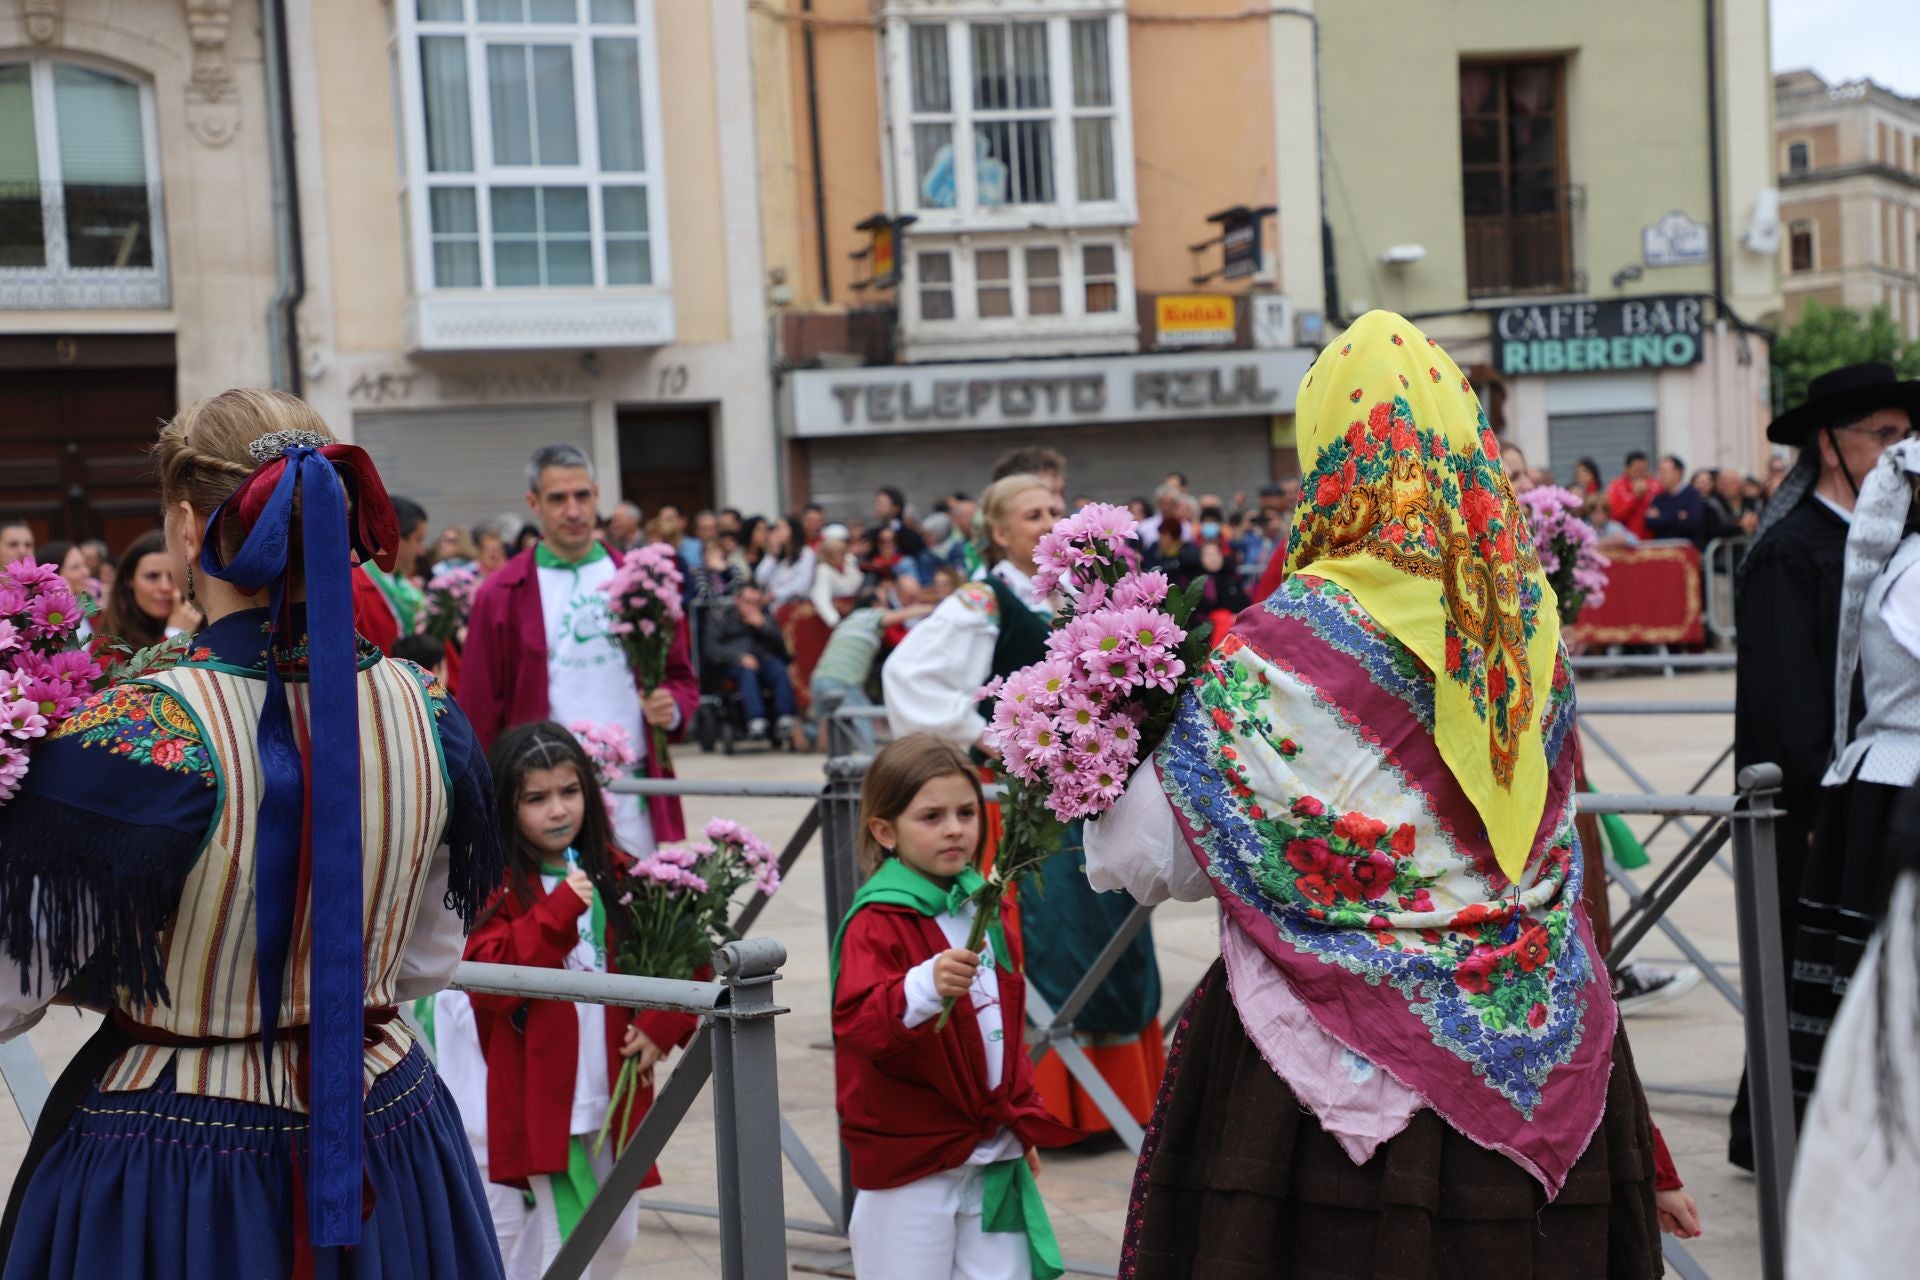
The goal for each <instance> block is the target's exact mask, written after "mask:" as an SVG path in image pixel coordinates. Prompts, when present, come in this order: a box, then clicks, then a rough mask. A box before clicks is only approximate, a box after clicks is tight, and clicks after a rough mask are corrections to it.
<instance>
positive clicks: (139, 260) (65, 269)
mask: <svg viewBox="0 0 1920 1280" xmlns="http://www.w3.org/2000/svg"><path fill="white" fill-rule="evenodd" d="M159 205H160V193H159V192H158V191H157V190H156V189H153V188H149V187H144V186H132V185H118V184H116V185H106V184H84V183H66V184H59V183H41V182H9V183H0V309H33V308H66V307H75V308H84V307H101V308H106V307H164V306H166V305H167V283H166V270H165V267H166V262H165V258H166V254H165V245H164V242H163V240H162V238H161V236H160V234H159V231H158V228H157V226H156V223H155V210H157V209H158V208H159Z"/></svg>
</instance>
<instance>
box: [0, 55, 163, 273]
mask: <svg viewBox="0 0 1920 1280" xmlns="http://www.w3.org/2000/svg"><path fill="white" fill-rule="evenodd" d="M22 63H25V64H26V65H27V67H28V68H29V71H28V84H29V86H30V92H31V93H32V95H33V128H34V149H35V152H36V161H37V164H38V167H39V177H40V193H41V204H40V216H41V219H42V227H43V228H44V230H43V232H42V234H43V235H44V237H45V244H46V259H47V260H46V262H45V264H44V265H42V266H38V267H0V309H7V310H30V309H35V310H37V309H47V310H53V309H73V310H80V309H93V308H107V309H116V310H117V309H128V310H132V309H149V308H151V309H156V310H158V309H165V308H166V307H167V306H168V305H169V304H170V298H169V293H168V288H167V226H166V206H165V203H164V202H163V201H162V200H161V192H162V189H163V184H162V181H161V177H160V133H159V128H158V124H157V121H156V119H155V115H154V103H153V82H152V81H151V80H149V79H147V78H146V77H145V76H143V75H140V74H138V73H137V72H134V71H131V70H129V69H127V68H125V67H121V66H118V65H115V64H114V63H111V62H107V61H105V60H103V59H99V58H89V57H87V56H86V55H84V54H69V53H65V52H62V53H61V54H60V55H59V56H58V57H45V56H35V55H31V54H28V53H26V52H25V51H21V52H17V53H7V54H0V66H18V65H20V64H22ZM59 66H71V67H79V68H81V69H83V70H86V71H93V72H98V73H99V74H101V75H106V76H111V77H113V78H114V79H116V80H119V81H121V82H122V83H125V84H130V85H132V86H133V87H134V88H136V89H137V90H139V94H140V138H141V145H142V146H143V147H144V148H145V149H146V156H145V159H146V169H147V210H148V216H149V219H150V227H149V230H148V239H149V241H150V242H151V245H152V248H153V265H152V266H150V267H75V266H71V265H69V264H68V257H67V227H66V222H65V220H64V219H63V218H58V217H55V216H54V205H53V200H54V196H53V194H52V193H55V192H60V191H61V190H62V185H63V184H62V171H61V164H60V122H59V118H58V115H57V114H56V113H57V107H56V105H55V101H54V89H53V72H54V68H55V67H59ZM56 259H57V262H56Z"/></svg>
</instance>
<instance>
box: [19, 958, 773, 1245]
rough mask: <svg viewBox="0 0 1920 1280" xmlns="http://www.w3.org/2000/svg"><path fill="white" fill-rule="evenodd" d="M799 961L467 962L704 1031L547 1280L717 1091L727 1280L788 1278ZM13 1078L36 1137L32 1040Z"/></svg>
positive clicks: (471, 986) (492, 983) (512, 983)
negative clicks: (792, 974)
mask: <svg viewBox="0 0 1920 1280" xmlns="http://www.w3.org/2000/svg"><path fill="white" fill-rule="evenodd" d="M786 960H787V951H786V948H785V947H783V946H781V945H780V944H779V943H778V942H775V941H773V940H772V939H770V938H745V939H742V940H740V941H738V942H730V943H728V944H727V945H726V946H724V947H722V948H721V949H720V951H719V952H718V953H717V954H716V955H715V956H714V965H713V967H714V978H713V980H712V981H708V982H689V981H682V980H679V979H674V978H645V977H634V976H631V975H627V974H615V973H585V972H581V971H578V970H572V969H541V968H531V967H528V966H524V965H504V964H476V963H473V962H471V961H468V962H465V963H462V964H461V965H460V966H459V967H458V968H457V969H455V970H454V974H453V981H452V983H451V984H449V985H450V986H451V987H452V988H453V989H455V990H458V991H466V992H471V993H478V994H483V995H501V996H523V997H525V998H526V999H529V1000H567V1001H572V1002H574V1003H576V1004H607V1005H619V1006H621V1007H623V1008H629V1009H664V1010H668V1011H671V1012H677V1013H691V1014H694V1015H696V1016H697V1017H698V1018H699V1019H700V1025H699V1029H698V1030H697V1031H696V1032H695V1033H694V1036H693V1039H692V1040H691V1041H690V1042H689V1043H688V1045H687V1047H686V1049H685V1051H684V1052H683V1053H682V1054H681V1057H680V1061H679V1063H677V1064H676V1065H675V1067H674V1069H673V1073H672V1074H671V1075H669V1076H668V1077H667V1082H666V1084H665V1086H664V1087H663V1088H662V1089H661V1090H660V1093H659V1095H658V1096H656V1097H655V1098H654V1100H653V1105H652V1106H651V1107H649V1108H648V1109H647V1114H646V1116H645V1117H644V1118H643V1119H642V1120H641V1121H640V1126H639V1128H638V1129H636V1130H635V1131H634V1134H633V1137H632V1138H631V1139H630V1140H629V1141H628V1142H627V1145H626V1147H625V1149H624V1150H623V1151H621V1153H620V1156H619V1158H618V1159H617V1160H615V1161H614V1164H613V1168H612V1170H611V1171H610V1172H609V1173H608V1174H607V1177H606V1179H605V1180H604V1181H603V1182H602V1183H601V1184H600V1189H599V1190H598V1191H597V1192H595V1194H594V1197H593V1200H592V1202H591V1203H590V1204H588V1206H587V1208H586V1211H585V1212H584V1213H583V1214H582V1215H581V1217H580V1220H579V1222H578V1223H577V1224H575V1226H574V1229H573V1231H572V1232H571V1233H570V1234H569V1235H568V1236H567V1239H566V1241H565V1243H563V1244H562V1245H561V1246H560V1252H559V1254H558V1255H557V1256H556V1257H555V1258H554V1260H553V1263H552V1265H551V1266H549V1267H548V1268H547V1270H546V1274H545V1275H544V1276H543V1277H542V1280H577V1278H578V1277H580V1276H582V1275H584V1274H586V1269H587V1266H588V1264H589V1263H591V1262H592V1261H593V1255H594V1254H595V1252H597V1251H598V1250H599V1248H600V1246H601V1244H602V1243H604V1242H605V1240H606V1238H607V1234H608V1232H610V1231H611V1230H612V1229H613V1226H614V1223H615V1221H616V1220H617V1219H618V1218H619V1216H620V1214H621V1212H622V1210H624V1209H625V1207H626V1205H627V1202H628V1201H629V1200H631V1199H632V1198H633V1196H634V1193H635V1192H637V1191H638V1190H639V1189H640V1180H641V1179H642V1178H644V1177H645V1176H646V1173H647V1170H648V1169H650V1168H652V1167H653V1163H654V1161H655V1160H657V1159H659V1157H660V1152H661V1151H662V1149H664V1148H665V1146H666V1144H667V1139H668V1138H669V1137H670V1136H672V1134H673V1131H674V1130H675V1129H676V1128H678V1127H679V1125H680V1122H681V1121H682V1120H684V1119H686V1116H687V1112H688V1111H689V1110H690V1109H691V1108H692V1106H693V1103H694V1100H695V1099H696V1098H698V1097H699V1096H700V1090H701V1089H702V1088H704V1087H705V1086H706V1084H707V1081H708V1080H709V1079H711V1080H712V1081H713V1121H714V1146H715V1156H716V1173H715V1183H716V1187H717V1191H718V1194H719V1201H720V1206H719V1209H718V1210H717V1213H716V1216H717V1217H718V1218H719V1220H720V1273H721V1275H723V1276H725V1277H726V1278H727V1280H785V1277H786V1275H787V1236H786V1213H785V1208H784V1203H785V1191H784V1188H783V1187H782V1185H781V1177H780V1142H779V1135H780V1133H781V1121H780V1081H779V1071H778V1066H777V1058H776V1055H775V1052H774V1027H773V1020H774V1018H775V1017H777V1016H778V1015H780V1014H783V1013H786V1012H787V1010H786V1009H784V1008H781V1007H780V1006H778V1005H776V1004H775V1003H774V1000H773V984H774V982H776V981H777V980H778V979H779V977H780V966H781V965H783V964H785V963H786ZM0 1077H4V1079H5V1081H6V1085H7V1088H8V1090H9V1091H10V1092H11V1093H12V1095H13V1100H14V1104H15V1105H16V1106H17V1107H18V1108H19V1110H20V1118H21V1120H23V1121H25V1122H26V1126H27V1128H28V1129H29V1130H31V1129H33V1128H34V1127H35V1126H36V1125H37V1124H38V1123H39V1121H40V1111H41V1108H42V1106H43V1105H44V1103H45V1101H46V1097H47V1080H46V1073H45V1071H44V1070H43V1069H42V1068H41V1066H40V1060H39V1058H38V1056H37V1055H36V1054H35V1053H34V1051H33V1046H32V1045H31V1044H30V1043H29V1042H28V1041H27V1039H26V1037H25V1036H20V1037H17V1038H15V1039H13V1040H11V1041H8V1042H7V1043H6V1044H5V1045H0Z"/></svg>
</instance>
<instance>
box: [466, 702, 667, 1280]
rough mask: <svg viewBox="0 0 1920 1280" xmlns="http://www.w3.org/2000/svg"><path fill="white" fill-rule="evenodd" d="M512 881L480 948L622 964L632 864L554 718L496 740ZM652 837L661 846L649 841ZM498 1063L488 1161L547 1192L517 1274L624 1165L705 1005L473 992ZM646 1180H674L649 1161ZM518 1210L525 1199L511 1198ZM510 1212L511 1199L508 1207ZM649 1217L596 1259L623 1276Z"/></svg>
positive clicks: (501, 1173) (515, 955) (579, 963)
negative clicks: (617, 899) (612, 896)
mask: <svg viewBox="0 0 1920 1280" xmlns="http://www.w3.org/2000/svg"><path fill="white" fill-rule="evenodd" d="M487 755H488V760H489V761H490V763H491V764H492V767H493V774H494V779H495V796H496V799H497V803H498V807H499V819H498V821H499V831H500V842H501V845H502V846H503V847H504V848H505V849H506V851H507V855H506V865H507V882H506V885H505V887H504V888H502V889H501V890H500V892H499V893H498V894H496V895H495V896H494V899H493V901H492V902H490V903H488V904H487V907H486V910H485V911H483V912H482V913H481V917H480V919H479V920H478V921H477V922H476V923H475V925H474V929H473V937H472V938H470V939H469V940H468V942H467V958H468V959H469V960H480V961H486V962H489V963H492V964H517V965H532V966H536V967H539V968H546V969H581V970H586V971H590V972H594V973H607V972H609V971H610V965H609V963H608V959H609V957H611V956H614V955H616V954H617V953H618V952H619V950H620V944H621V941H622V937H621V931H622V930H623V929H624V928H625V927H626V924H625V921H626V919H627V915H626V913H625V912H623V911H621V910H619V909H617V908H615V909H614V910H611V911H610V910H609V909H608V905H609V904H608V901H607V897H606V895H605V893H604V892H603V886H604V887H608V888H610V887H611V886H612V884H613V879H614V875H615V872H616V870H617V869H618V868H619V867H621V866H623V865H625V864H627V863H629V862H630V861H631V859H629V858H628V857H627V856H626V854H624V853H622V852H621V851H619V850H617V849H616V848H615V847H614V845H613V826H612V822H611V820H610V819H609V817H608V813H607V806H606V802H605V801H604V800H603V799H602V792H601V790H600V782H599V778H598V775H597V774H596V772H595V770H594V768H593V763H592V761H590V760H589V759H588V758H587V753H586V752H585V751H584V750H582V749H581V746H580V743H579V742H578V740H576V739H575V738H574V736H573V735H572V734H571V733H568V732H567V731H566V730H565V729H563V728H561V727H560V726H559V725H558V724H556V723H554V722H553V721H551V720H548V721H541V722H538V723H535V724H526V725H517V726H515V727H514V728H511V729H508V730H507V731H506V732H504V733H502V734H501V735H500V736H499V737H498V738H496V739H494V743H493V747H492V748H491V750H489V751H488V753H487ZM649 852H651V850H649ZM472 1000H473V1007H474V1013H475V1015H476V1017H477V1020H478V1022H479V1031H480V1045H481V1050H482V1052H483V1053H484V1055H485V1057H486V1076H487V1162H488V1169H487V1176H488V1177H490V1178H491V1179H492V1180H493V1181H494V1182H496V1183H503V1184H506V1185H509V1186H515V1187H520V1188H522V1189H524V1190H530V1191H531V1192H532V1194H533V1200H534V1207H533V1212H532V1214H531V1216H530V1217H529V1218H528V1219H527V1220H526V1222H525V1224H524V1226H522V1227H521V1229H520V1231H519V1235H518V1239H517V1241H516V1242H515V1247H514V1250H513V1252H512V1254H510V1255H508V1256H507V1257H506V1258H505V1262H506V1270H507V1277H508V1280H538V1278H539V1277H540V1276H541V1275H543V1274H545V1272H546V1269H547V1267H548V1266H549V1265H550V1264H551V1263H552V1262H553V1259H554V1257H555V1256H556V1255H557V1254H558V1253H559V1252H560V1245H561V1244H562V1242H563V1241H565V1239H566V1237H567V1235H568V1234H569V1233H570V1232H571V1231H572V1230H573V1225H574V1223H575V1222H577V1221H578V1220H579V1218H580V1215H581V1213H582V1212H584V1211H585V1209H586V1207H587V1204H588V1203H589V1202H590V1201H591V1200H592V1199H593V1195H594V1192H595V1191H596V1190H597V1189H598V1187H599V1185H600V1180H601V1179H602V1178H604V1177H605V1176H606V1175H607V1172H608V1171H609V1170H610V1169H611V1168H612V1167H613V1159H614V1149H615V1147H616V1146H617V1145H619V1144H620V1143H624V1142H625V1141H626V1139H627V1138H628V1137H630V1136H632V1133H633V1131H634V1130H635V1129H637V1128H638V1127H639V1125H640V1121H641V1119H642V1118H643V1117H645V1115H646V1112H647V1107H648V1105H649V1104H651V1103H652V1101H653V1083H652V1081H653V1067H654V1064H656V1063H657V1062H659V1061H660V1059H661V1058H662V1057H663V1056H664V1055H665V1054H666V1053H667V1052H669V1051H671V1050H672V1049H675V1048H678V1047H681V1046H683V1045H685V1044H686V1043H687V1041H688V1040H689V1039H691V1038H692V1036H693V1033H694V1030H695V1025H696V1024H695V1019H694V1017H693V1015H692V1014H685V1013H661V1012H658V1011H653V1010H641V1011H638V1012H636V1011H634V1010H631V1009H623V1008H620V1007H618V1006H613V1005H598V1004H569V1003H567V1002H565V1001H560V1000H526V999H522V998H520V997H518V996H479V995H476V996H474V997H472ZM627 1059H632V1060H634V1061H635V1062H636V1063H637V1064H638V1068H639V1071H640V1089H639V1092H638V1094H637V1095H636V1096H635V1099H634V1102H633V1105H631V1106H630V1107H622V1108H621V1111H622V1116H623V1119H622V1121H621V1122H620V1123H617V1124H615V1125H614V1126H613V1127H614V1128H615V1129H617V1130H618V1131H619V1132H618V1136H617V1138H616V1139H615V1141H614V1142H611V1143H606V1144H604V1145H603V1144H602V1143H601V1142H600V1141H598V1140H597V1139H598V1138H599V1135H600V1134H601V1132H602V1130H603V1129H605V1128H606V1127H608V1121H609V1112H610V1109H611V1107H612V1103H613V1098H614V1089H613V1082H614V1080H615V1078H616V1077H617V1076H618V1075H619V1074H620V1069H621V1064H622V1063H623V1062H624V1061H625V1060H627ZM641 1185H642V1186H645V1187H654V1186H659V1185H660V1175H659V1173H658V1172H657V1171H653V1170H649V1171H648V1173H647V1177H646V1180H645V1181H644V1182H642V1184H641ZM507 1208H508V1209H509V1210H510V1209H511V1206H507ZM497 1211H498V1210H497ZM639 1229H640V1208H639V1205H638V1204H634V1203H629V1204H628V1205H627V1207H626V1210H625V1212H623V1213H622V1214H621V1215H620V1218H619V1219H618V1221H617V1222H616V1224H615V1226H614V1228H613V1230H612V1231H610V1232H609V1233H608V1234H607V1238H606V1241H605V1242H604V1243H603V1244H602V1245H601V1246H600V1249H599V1251H598V1252H597V1253H595V1255H594V1260H593V1262H592V1263H591V1264H590V1265H589V1266H588V1269H587V1274H588V1276H590V1277H592V1278H593V1280H611V1278H612V1277H613V1276H615V1275H617V1274H618V1273H619V1271H620V1267H621V1265H622V1263H623V1262H624V1261H625V1259H626V1254H627V1251H628V1250H629V1249H630V1248H631V1247H632V1246H633V1241H634V1237H635V1236H636V1235H637V1234H638V1233H639Z"/></svg>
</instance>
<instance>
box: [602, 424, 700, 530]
mask: <svg viewBox="0 0 1920 1280" xmlns="http://www.w3.org/2000/svg"><path fill="white" fill-rule="evenodd" d="M617 421H618V424H619V430H620V495H621V497H622V498H624V499H625V500H626V501H628V502H631V503H634V504H636V505H637V506H638V507H639V508H640V513H641V515H642V517H644V518H645V519H649V520H651V519H652V518H653V515H654V513H655V512H656V511H658V510H659V509H660V508H661V507H662V506H663V505H664V504H666V503H669V502H670V503H673V504H674V505H675V506H677V507H679V508H680V513H681V514H682V515H684V516H686V517H688V518H689V519H691V518H692V516H693V513H694V512H696V511H703V510H707V509H710V508H711V507H712V506H713V501H714V483H713V407H712V406H710V405H694V406H691V407H688V406H681V405H675V406H672V407H670V408H633V409H621V410H620V411H619V416H618V418H617Z"/></svg>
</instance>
